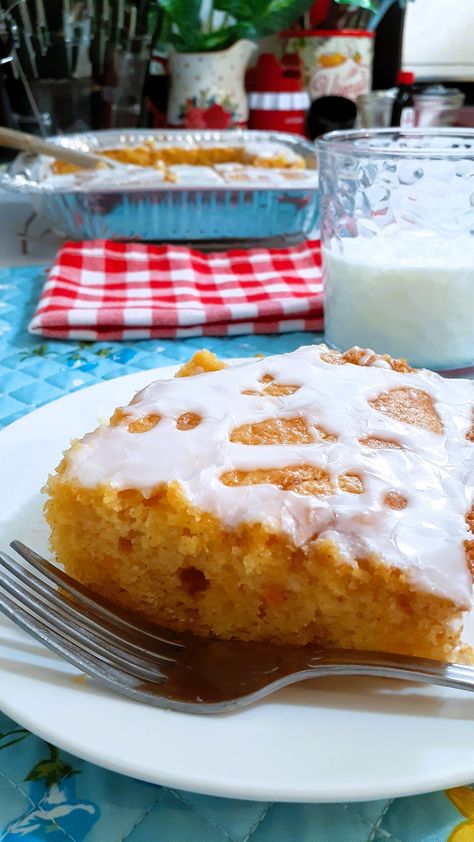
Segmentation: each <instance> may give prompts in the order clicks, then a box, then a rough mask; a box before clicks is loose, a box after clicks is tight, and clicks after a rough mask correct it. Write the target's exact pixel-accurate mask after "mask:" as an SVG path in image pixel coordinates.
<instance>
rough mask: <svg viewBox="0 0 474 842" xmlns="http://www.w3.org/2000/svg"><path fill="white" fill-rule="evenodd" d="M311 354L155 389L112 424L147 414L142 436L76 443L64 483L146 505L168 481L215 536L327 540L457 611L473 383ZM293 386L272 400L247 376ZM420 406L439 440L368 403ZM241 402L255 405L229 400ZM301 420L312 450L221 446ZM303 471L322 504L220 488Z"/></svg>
mask: <svg viewBox="0 0 474 842" xmlns="http://www.w3.org/2000/svg"><path fill="white" fill-rule="evenodd" d="M324 350H327V349H325V348H324V346H308V347H303V348H300V349H298V350H297V351H295V352H293V353H291V354H283V355H278V356H274V357H268V358H266V359H262V360H258V361H257V362H251V363H249V364H245V365H239V366H235V367H232V368H230V369H225V370H223V371H217V372H211V373H204V374H201V375H198V376H194V377H188V378H178V379H175V380H163V381H160V380H158V381H155V382H154V383H152V384H151V385H150V386H148V387H147V388H146V389H144V390H143V391H142V392H140V394H139V395H138V396H137V398H136V399H135V400H136V402H134V403H133V404H132V405H130V406H128V407H126V408H125V409H124V412H125V413H126V415H127V416H130V420H132V419H134V418H141V417H143V416H146V415H150V414H155V415H160V417H161V420H160V422H159V423H158V424H157V425H156V426H155V427H154V428H153V429H151V430H149V431H148V432H146V433H140V434H137V433H130V432H128V429H127V427H128V422H127V420H125V421H124V423H122V424H119V425H118V426H115V427H110V426H107V425H103V426H101V427H99V428H98V429H97V430H96V431H95V432H93V433H90V434H88V435H87V436H86V437H85V438H84V439H83V441H82V443H81V444H80V445H79V446H77V447H76V448H74V449H73V450H72V451H71V452H70V454H69V459H68V474H67V476H68V479H74V480H75V481H77V482H79V483H80V484H82V485H84V486H87V487H93V486H96V485H98V484H100V483H110V485H111V486H112V487H114V488H116V489H126V488H136V489H140V490H141V491H142V492H143V494H144V495H146V496H148V495H150V493H151V492H152V491H153V489H154V488H156V486H158V485H159V484H160V483H168V482H172V481H178V482H179V483H180V485H181V487H182V490H183V492H184V494H185V495H186V497H187V498H188V499H189V501H190V502H191V503H192V504H194V505H195V506H197V507H199V508H201V509H203V510H205V511H207V512H211V513H214V514H215V515H217V516H218V517H219V518H220V520H221V521H222V523H223V524H225V525H226V526H228V527H233V526H236V525H237V524H239V523H242V522H252V521H255V520H258V521H263V522H265V523H268V524H269V526H270V527H272V528H274V529H276V530H278V531H282V532H284V533H287V534H288V535H289V536H290V537H291V539H292V540H293V541H294V543H295V544H296V545H298V546H304V545H307V544H308V543H309V542H310V541H311V540H317V538H315V536H319V537H320V538H331V539H332V540H333V541H334V542H335V543H336V545H337V546H338V547H339V548H340V550H341V551H342V552H343V553H344V555H345V556H346V557H347V558H348V559H349V560H351V561H352V560H353V559H355V558H356V557H357V556H363V555H364V556H367V555H368V554H371V553H376V554H377V555H378V556H380V557H381V558H382V559H383V560H384V561H385V562H386V563H387V564H389V565H393V566H396V567H398V568H400V569H402V570H404V571H405V572H406V574H407V576H408V578H409V580H410V582H411V583H412V584H413V585H414V586H415V587H417V588H419V589H421V590H423V591H428V592H431V593H435V594H438V595H443V596H445V597H447V598H448V599H450V600H452V601H453V602H454V603H456V604H457V605H459V606H462V607H465V608H467V607H469V606H470V604H471V599H472V580H471V574H470V571H469V569H468V565H467V561H466V556H465V550H464V541H465V540H467V539H469V537H472V536H470V533H469V532H468V529H467V526H466V522H465V515H466V512H467V511H468V510H469V509H470V507H471V503H472V488H473V485H474V444H473V443H471V442H470V441H468V440H467V438H466V433H467V432H468V431H469V430H470V428H471V423H472V411H473V405H474V382H471V381H468V380H445V379H443V378H441V377H439V376H437V375H434V374H432V373H431V372H427V371H419V372H414V373H406V374H405V373H399V372H396V371H393V370H392V369H391V368H390V367H389V366H388V364H387V363H385V362H384V361H378V362H377V363H376V364H375V365H373V366H367V367H364V366H354V365H351V364H345V365H334V364H330V363H328V362H325V361H324V360H323V359H321V357H320V354H321V352H322V351H324ZM264 375H271V376H273V377H274V378H275V380H276V381H277V382H278V383H281V384H292V385H293V384H294V385H297V386H299V387H300V388H299V389H298V390H297V391H296V392H294V394H291V395H287V396H284V397H272V396H270V395H268V394H265V393H264V392H263V389H264V385H263V384H262V382H261V378H262V377H263V376H264ZM401 387H405V388H409V389H418V390H423V391H424V392H425V393H427V394H428V395H430V397H431V398H432V400H433V404H434V407H435V409H436V411H437V413H438V415H439V418H440V419H441V421H442V424H443V427H444V432H443V433H434V432H430V431H429V430H427V429H425V428H422V427H417V426H414V425H412V424H407V423H404V422H401V421H398V420H395V419H394V418H391V417H388V416H387V415H384V414H382V413H381V412H379V411H377V410H376V409H374V408H373V407H371V406H370V404H369V403H368V401H369V400H374V399H376V398H377V397H378V396H379V395H380V394H381V393H383V392H387V391H389V390H390V389H396V388H401ZM243 390H255V391H258V392H260V394H258V395H243V394H242V391H243ZM184 412H193V413H196V414H198V415H200V416H202V421H201V423H200V424H199V425H198V426H197V427H195V428H194V429H191V430H186V431H181V430H178V429H177V428H176V419H177V418H178V416H180V415H181V414H182V413H184ZM296 416H300V417H301V418H303V419H305V420H306V423H307V426H308V428H309V429H310V430H311V429H312V428H313V429H314V428H315V425H318V426H319V427H322V428H323V429H325V430H326V431H328V432H329V433H332V434H334V435H335V436H337V440H336V441H332V442H331V441H327V440H326V441H323V440H321V439H318V437H317V433H315V438H316V441H315V443H313V444H298V445H258V446H255V445H252V446H249V445H245V444H240V443H232V442H230V441H229V436H230V434H231V432H232V430H233V429H234V428H236V427H238V426H240V425H242V424H249V423H256V422H259V421H263V420H265V419H268V418H275V417H278V418H285V417H286V418H294V417H296ZM369 436H372V437H378V438H384V439H387V440H392V441H396V442H397V443H399V444H400V445H401V447H400V448H393V449H388V448H387V449H385V448H384V449H371V448H368V447H364V446H362V445H361V444H360V442H359V440H360V439H363V438H366V437H369ZM298 464H306V465H308V464H309V465H314V466H316V467H319V468H322V469H323V470H326V471H327V472H328V473H329V475H330V477H331V479H332V484H333V486H334V493H333V494H331V495H328V496H320V495H318V496H310V495H303V494H298V493H296V492H293V491H282V490H280V489H279V488H277V487H276V486H275V485H272V484H262V485H253V486H239V487H230V486H226V485H224V484H223V483H222V482H221V479H220V478H221V476H222V475H223V474H224V473H225V472H226V471H230V470H233V469H237V470H244V471H245V470H252V469H256V468H281V467H284V466H289V465H298ZM347 472H354V473H356V474H357V475H359V476H360V478H361V479H362V481H363V484H364V488H365V491H364V493H362V494H351V493H348V492H345V491H342V490H340V489H339V488H338V485H337V479H338V477H339V476H340V475H341V474H344V473H347ZM390 491H394V492H398V493H399V494H401V495H403V496H404V497H406V498H407V501H408V505H407V506H406V508H405V509H403V510H396V511H394V510H392V509H390V508H387V506H386V505H385V504H384V502H383V498H384V495H385V493H387V492H390Z"/></svg>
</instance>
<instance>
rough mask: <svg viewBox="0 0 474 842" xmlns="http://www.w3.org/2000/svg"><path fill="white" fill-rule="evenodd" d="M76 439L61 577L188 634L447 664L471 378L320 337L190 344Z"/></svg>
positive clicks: (469, 555)
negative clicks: (175, 370) (180, 364)
mask: <svg viewBox="0 0 474 842" xmlns="http://www.w3.org/2000/svg"><path fill="white" fill-rule="evenodd" d="M179 375H180V376H178V377H176V378H175V379H172V380H157V381H156V382H154V383H151V385H149V386H148V387H147V388H145V389H143V391H141V392H139V393H138V394H137V395H135V397H134V398H133V400H132V401H131V403H130V404H129V405H128V406H125V407H122V408H119V409H117V410H116V411H115V413H114V414H113V415H112V417H111V419H110V421H109V422H108V423H104V424H102V425H101V426H99V427H98V428H97V429H96V430H95V431H94V432H91V433H89V434H88V435H86V436H85V437H84V438H83V439H82V440H81V441H76V442H74V443H73V444H72V446H71V448H70V449H69V450H68V451H67V452H66V453H65V455H64V458H63V460H62V462H61V464H60V465H59V467H58V469H57V471H56V473H55V474H54V475H52V476H51V477H50V478H49V481H48V484H47V491H48V494H49V499H48V502H47V504H46V516H47V520H48V522H49V524H50V526H51V542H52V548H53V550H54V551H55V553H56V555H57V558H58V560H59V561H60V562H62V563H63V564H64V566H65V568H66V570H67V571H68V572H69V573H70V574H71V575H72V576H74V577H75V578H77V579H78V580H80V581H81V582H83V583H85V584H87V585H89V586H90V587H91V588H93V589H94V590H95V591H96V592H97V593H99V594H102V595H103V596H105V597H107V598H108V599H109V600H112V601H113V602H114V603H116V604H117V605H120V606H123V607H125V608H127V609H132V610H133V611H135V612H138V613H139V614H141V615H143V616H144V617H146V618H148V619H149V620H151V621H154V622H156V623H159V624H161V625H164V626H167V627H170V628H176V629H188V630H191V631H193V632H195V633H196V634H200V635H216V636H219V637H224V638H238V639H242V640H270V641H275V642H277V643H294V644H307V643H315V644H317V645H321V646H325V647H326V646H335V647H343V648H357V649H377V650H385V651H391V652H400V653H411V654H417V655H422V656H430V657H436V658H442V659H446V660H455V659H456V658H457V657H458V655H459V647H460V639H461V631H462V621H463V615H464V613H465V612H466V611H467V610H468V609H469V608H470V606H471V599H472V577H471V565H472V562H473V559H474V535H472V533H471V531H470V527H471V526H474V515H473V514H472V512H471V497H472V485H473V482H472V478H473V468H474V450H473V447H474V445H473V442H474V430H473V406H474V382H472V381H467V380H447V379H443V378H441V377H439V376H438V375H436V374H433V373H431V372H428V371H414V370H412V369H411V368H410V367H409V366H408V365H407V364H406V363H405V362H404V361H396V360H393V359H391V358H390V357H384V356H378V355H376V354H374V353H372V352H370V351H362V350H360V349H358V348H355V349H352V350H350V351H348V352H346V353H345V354H339V353H336V352H335V351H332V350H329V349H328V348H326V347H325V346H323V345H319V346H308V347H303V348H300V349H299V350H297V351H294V352H293V353H289V354H282V355H278V356H273V357H268V358H262V359H259V360H257V361H255V362H254V361H252V362H250V363H248V364H244V365H237V366H230V367H226V366H225V365H224V364H223V363H222V362H220V361H219V360H217V359H216V358H215V357H214V356H213V355H212V354H210V353H209V352H206V351H202V352H199V353H198V354H196V355H195V357H194V358H193V359H192V360H191V361H190V362H189V363H187V364H186V365H185V366H184V368H183V369H181V371H180V372H179Z"/></svg>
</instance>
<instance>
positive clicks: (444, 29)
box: [0, 0, 474, 160]
mask: <svg viewBox="0 0 474 842" xmlns="http://www.w3.org/2000/svg"><path fill="white" fill-rule="evenodd" d="M254 5H255V4H254ZM261 5H262V6H263V5H264V4H261ZM268 5H269V4H268ZM246 8H247V4H246V3H245V2H243V3H242V2H240V3H236V2H233V0H217V2H215V4H214V5H213V3H212V0H204V2H202V3H201V2H198V0H162V2H161V3H158V2H156V0H137V2H129V0H0V125H5V126H10V127H12V128H17V129H22V130H24V131H29V132H32V133H37V134H43V135H51V134H58V133H59V134H60V133H63V132H74V131H76V132H77V131H86V130H87V129H89V128H90V129H94V130H97V129H103V128H120V127H143V128H147V127H148V128H151V127H153V128H161V127H165V126H184V127H187V128H200V129H203V128H205V129H212V128H216V129H223V128H230V127H233V126H245V125H248V126H250V128H255V129H270V130H283V131H292V132H297V133H300V134H306V135H308V136H310V137H316V136H318V135H320V134H322V133H323V132H325V131H327V130H330V129H336V128H351V127H352V126H354V125H362V126H374V125H378V126H383V125H390V124H391V122H393V119H394V114H396V115H398V116H397V119H399V115H400V114H401V113H403V111H404V109H403V108H400V107H398V106H400V102H399V103H398V106H397V107H396V108H394V106H395V101H396V98H397V93H398V96H399V97H400V91H401V94H402V100H403V102H401V104H402V105H403V104H404V103H405V104H407V103H408V105H409V106H410V105H411V106H412V110H413V117H412V118H410V119H412V120H413V123H414V124H415V125H423V126H427V125H466V126H469V125H470V126H474V51H473V50H472V33H473V31H474V0H458V2H454V0H451V2H446V0H316V2H314V3H312V4H311V5H310V3H309V2H304V0H303V2H301V0H288V3H287V6H286V9H285V10H284V11H283V13H282V14H281V16H280V17H279V18H275V19H274V20H272V21H271V25H270V24H268V25H266V24H262V20H257V18H256V17H255V12H254V11H253V10H252V9H253V7H252V4H251V3H250V2H249V3H248V9H247V11H245V10H246ZM242 9H243V11H242ZM252 14H253V15H254V17H252ZM196 21H197V23H196ZM280 23H281V24H282V25H281V26H279V24H280ZM277 30H278V31H277ZM401 70H402V71H404V73H403V75H402V76H400V75H399V74H400V71H401ZM408 110H410V109H408ZM408 110H407V109H405V114H406V115H407V114H408ZM413 123H412V124H413ZM407 125H408V124H407ZM2 156H3V158H2V159H3V160H7V159H8V158H9V157H11V153H10V152H9V151H7V150H2Z"/></svg>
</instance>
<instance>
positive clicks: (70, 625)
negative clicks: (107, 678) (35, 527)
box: [0, 568, 169, 682]
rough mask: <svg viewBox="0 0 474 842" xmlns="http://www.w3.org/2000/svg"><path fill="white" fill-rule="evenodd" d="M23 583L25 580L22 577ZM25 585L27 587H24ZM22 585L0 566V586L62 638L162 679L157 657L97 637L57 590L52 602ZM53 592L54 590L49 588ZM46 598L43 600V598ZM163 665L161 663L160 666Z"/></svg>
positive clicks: (151, 678)
mask: <svg viewBox="0 0 474 842" xmlns="http://www.w3.org/2000/svg"><path fill="white" fill-rule="evenodd" d="M23 582H24V580H23ZM24 584H26V585H27V587H24ZM24 584H21V582H20V583H18V580H17V579H16V578H15V577H14V576H12V575H11V574H8V573H5V570H4V569H2V568H0V587H1V588H3V589H4V590H5V591H7V593H8V594H10V596H12V597H14V599H15V600H17V601H18V602H19V603H20V604H21V605H22V606H23V608H26V609H27V610H29V611H30V612H32V613H33V614H34V615H35V616H36V617H39V618H40V620H42V621H44V622H46V623H47V624H48V626H50V627H53V628H55V630H56V631H57V632H59V633H60V634H61V636H62V637H64V638H66V639H67V640H70V641H72V642H73V643H76V644H78V645H80V646H81V648H82V649H86V650H87V651H88V652H91V653H93V654H94V655H96V656H97V657H98V658H101V659H102V660H104V661H106V662H108V663H109V664H111V665H112V666H114V667H118V668H119V669H121V670H123V671H124V672H126V673H128V674H129V675H131V676H133V677H135V678H139V679H143V680H145V681H153V682H155V681H156V682H160V681H162V680H163V677H164V676H163V672H162V670H161V669H160V663H159V661H158V659H156V660H155V662H154V663H153V662H151V663H150V662H147V661H146V660H145V659H144V658H141V657H140V656H137V655H136V654H135V652H133V651H132V652H130V651H127V649H126V648H124V647H123V646H120V645H116V644H114V643H111V642H110V641H106V642H105V643H104V640H103V638H101V637H99V636H98V635H97V634H96V633H95V631H94V630H93V629H91V628H84V627H83V626H82V625H81V624H80V623H77V622H76V621H75V618H74V617H71V616H70V614H69V605H68V604H66V605H64V604H62V603H61V597H60V596H59V595H58V594H57V593H56V594H55V596H56V597H57V599H56V600H55V602H54V604H53V603H52V601H51V600H50V599H49V598H48V594H47V592H45V593H44V594H41V597H40V599H38V595H37V592H36V591H35V590H34V588H31V590H32V593H31V592H30V591H29V590H27V588H29V587H30V584H29V583H27V582H26V583H25V582H24ZM51 593H52V594H53V592H52V591H51ZM42 597H44V598H45V600H46V601H45V602H43V601H42ZM166 660H169V659H166ZM163 666H164V662H162V664H161V667H163Z"/></svg>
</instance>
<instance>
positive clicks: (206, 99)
mask: <svg viewBox="0 0 474 842" xmlns="http://www.w3.org/2000/svg"><path fill="white" fill-rule="evenodd" d="M254 49H255V45H254V44H253V43H252V42H251V41H245V40H241V41H237V42H236V43H235V44H232V46H231V47H229V48H228V49H227V50H219V51H217V52H208V53H177V52H173V53H172V54H171V56H170V74H171V89H170V95H169V102H168V113H167V119H168V124H169V125H170V126H186V127H187V128H190V129H228V128H231V127H232V126H243V125H245V124H246V122H247V117H248V108H247V96H246V93H245V87H244V75H245V69H246V67H247V63H248V61H249V59H250V56H251V55H252V53H253V51H254Z"/></svg>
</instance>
